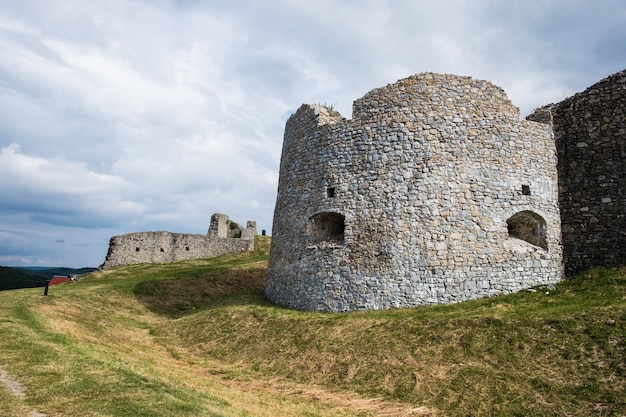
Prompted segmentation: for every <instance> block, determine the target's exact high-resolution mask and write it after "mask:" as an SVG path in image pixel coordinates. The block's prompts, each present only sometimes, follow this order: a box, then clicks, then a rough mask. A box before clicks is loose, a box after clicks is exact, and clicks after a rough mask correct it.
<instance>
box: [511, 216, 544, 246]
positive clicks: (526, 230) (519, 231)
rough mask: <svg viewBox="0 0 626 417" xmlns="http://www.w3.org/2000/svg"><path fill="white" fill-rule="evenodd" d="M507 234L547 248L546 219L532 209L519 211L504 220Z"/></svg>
mask: <svg viewBox="0 0 626 417" xmlns="http://www.w3.org/2000/svg"><path fill="white" fill-rule="evenodd" d="M506 224H507V228H508V230H509V236H510V237H512V238H516V239H521V240H525V241H526V242H528V243H530V244H533V245H535V246H539V247H540V248H543V249H548V241H547V239H546V231H547V226H546V221H545V220H544V218H543V217H541V216H540V215H538V214H537V213H533V212H532V211H520V212H519V213H515V214H514V215H512V216H511V217H509V219H508V220H507V221H506Z"/></svg>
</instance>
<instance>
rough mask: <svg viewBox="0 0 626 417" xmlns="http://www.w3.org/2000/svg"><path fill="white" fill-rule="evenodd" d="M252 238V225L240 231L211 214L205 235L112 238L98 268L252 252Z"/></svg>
mask: <svg viewBox="0 0 626 417" xmlns="http://www.w3.org/2000/svg"><path fill="white" fill-rule="evenodd" d="M231 225H232V226H231ZM233 226H234V227H233ZM229 231H239V232H240V234H241V238H232V237H227V236H228V234H229ZM238 234H239V233H238ZM255 235H256V222H254V221H248V223H247V227H246V228H245V229H243V228H241V227H240V226H239V225H237V224H236V223H232V222H229V221H228V216H226V215H224V214H214V215H213V216H212V218H211V226H210V227H209V231H208V233H207V235H199V234H198V235H196V234H185V233H171V232H167V231H160V232H136V233H128V234H125V235H119V236H113V237H112V238H111V239H110V241H109V250H108V253H107V256H106V260H105V261H104V263H103V264H102V265H101V266H100V268H101V269H106V268H112V267H115V266H120V265H132V264H140V263H169V262H177V261H182V260H187V259H205V258H214V257H216V256H221V255H225V254H228V253H237V252H243V251H252V250H254V236H255Z"/></svg>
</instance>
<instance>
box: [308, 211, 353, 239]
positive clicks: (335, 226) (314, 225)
mask: <svg viewBox="0 0 626 417" xmlns="http://www.w3.org/2000/svg"><path fill="white" fill-rule="evenodd" d="M344 229H345V217H344V216H343V215H341V214H339V213H318V214H316V215H314V216H311V217H310V218H309V221H308V223H307V234H308V235H309V236H310V237H311V238H312V240H313V243H319V242H335V243H340V244H343V238H344Z"/></svg>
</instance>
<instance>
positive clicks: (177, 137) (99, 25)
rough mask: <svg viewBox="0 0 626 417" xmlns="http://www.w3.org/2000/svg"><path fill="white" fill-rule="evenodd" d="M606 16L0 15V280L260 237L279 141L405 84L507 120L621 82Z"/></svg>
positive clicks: (151, 6) (237, 9) (6, 10)
mask: <svg viewBox="0 0 626 417" xmlns="http://www.w3.org/2000/svg"><path fill="white" fill-rule="evenodd" d="M625 22H626V3H624V1H623V0H595V1H590V0H589V1H588V0H584V1H583V0H554V1H551V0H523V1H522V0H520V1H516V0H507V1H504V0H437V1H435V0H432V1H422V0H386V1H385V0H315V1H310V0H272V1H271V2H270V1H265V2H262V1H259V0H143V1H141V0H107V1H84V0H19V1H16V0H0V265H9V266H20V265H44V266H69V267H83V266H98V265H99V264H101V263H102V262H103V261H104V257H105V255H106V251H107V248H108V240H109V238H110V237H111V236H113V235H118V234H124V233H129V232H135V231H149V230H169V231H172V232H184V233H200V234H204V233H206V230H207V228H208V225H209V220H210V216H211V214H212V213H214V212H221V213H226V214H228V215H229V216H230V218H231V219H232V220H235V221H237V222H239V223H245V221H246V220H249V219H255V220H257V225H258V228H259V230H261V229H266V230H267V231H268V233H270V232H271V223H272V216H273V210H274V202H275V197H276V186H277V181H278V166H279V161H280V150H281V146H282V135H283V129H284V124H285V121H286V120H287V118H288V117H289V115H290V114H291V113H293V112H294V111H295V109H297V108H298V107H299V106H300V104H302V103H321V104H329V105H334V106H335V108H336V109H337V110H339V111H340V112H341V113H342V114H343V115H344V116H345V117H348V118H349V117H351V107H352V102H353V101H354V100H355V99H357V98H359V97H361V96H363V95H364V94H365V93H366V92H368V91H369V90H371V89H373V88H376V87H380V86H383V85H386V84H388V83H391V82H394V81H396V80H397V79H399V78H404V77H407V76H409V75H411V74H415V73H419V72H424V71H433V72H441V73H452V74H459V75H470V76H473V77H475V78H480V79H487V80H490V81H492V82H494V83H495V84H497V85H499V86H501V87H502V88H504V89H505V91H506V92H507V93H508V95H509V97H510V98H511V100H512V101H513V103H514V104H515V105H517V106H518V107H520V110H521V113H522V116H525V115H526V114H528V113H529V112H530V111H532V109H533V108H535V107H538V106H540V105H543V104H547V103H551V102H557V101H561V100H562V99H564V98H565V97H568V96H570V95H572V94H574V93H576V92H578V91H582V90H584V89H585V88H586V87H588V86H590V85H592V84H593V83H595V82H596V81H599V80H600V79H602V78H604V77H606V76H608V75H610V74H612V73H615V72H617V71H620V70H622V69H624V68H626V24H625Z"/></svg>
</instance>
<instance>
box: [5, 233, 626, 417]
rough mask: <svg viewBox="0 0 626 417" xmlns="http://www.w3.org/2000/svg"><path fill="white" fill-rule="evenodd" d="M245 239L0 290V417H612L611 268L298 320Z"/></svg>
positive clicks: (616, 292)
mask: <svg viewBox="0 0 626 417" xmlns="http://www.w3.org/2000/svg"><path fill="white" fill-rule="evenodd" d="M258 243H259V245H257V246H259V247H260V248H259V249H258V250H257V251H256V252H254V253H248V254H242V255H237V256H227V257H222V258H218V259H213V260H202V261H185V262H180V263H175V264H167V265H134V266H126V267H120V268H116V269H113V270H110V271H105V272H95V273H92V274H89V275H86V276H84V277H82V278H81V279H80V280H79V281H77V282H72V283H67V284H63V285H60V286H55V287H52V288H51V289H50V294H49V296H48V297H43V296H42V295H41V291H40V290H31V289H25V290H13V291H4V292H1V293H0V416H6V417H13V416H16V417H17V416H20V417H22V416H31V415H32V416H42V415H45V416H48V417H52V416H124V417H126V416H151V417H154V416H164V417H165V416H168V417H172V416H174V417H176V416H212V417H218V416H226V417H229V416H242V417H243V416H311V417H312V416H482V415H501V416H515V415H520V416H522V415H523V416H564V415H568V416H592V415H596V416H624V415H626V338H625V335H626V268H617V269H597V270H594V271H590V272H589V273H587V274H584V275H581V276H579V277H576V278H574V279H570V280H568V281H566V282H563V283H561V284H559V285H557V286H556V289H552V290H548V289H545V288H538V289H537V292H522V293H519V294H514V295H511V296H501V297H494V298H489V299H482V300H476V301H471V302H465V303H460V304H456V305H450V306H433V307H421V308H415V309H403V310H389V311H376V312H357V313H342V314H330V313H314V312H299V311H293V310H288V309H283V308H279V307H276V306H274V305H272V304H271V303H269V302H268V301H267V299H266V298H265V297H264V295H263V286H264V281H265V271H266V265H267V264H266V262H267V247H268V244H269V238H259V240H258ZM2 382H4V384H2ZM4 385H6V389H5V387H4ZM33 413H35V414H33Z"/></svg>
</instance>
